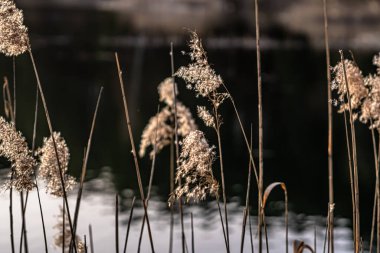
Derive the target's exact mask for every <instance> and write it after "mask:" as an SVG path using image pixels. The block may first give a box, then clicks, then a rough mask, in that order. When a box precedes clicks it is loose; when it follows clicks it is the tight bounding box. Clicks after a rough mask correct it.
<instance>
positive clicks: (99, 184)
mask: <svg viewBox="0 0 380 253" xmlns="http://www.w3.org/2000/svg"><path fill="white" fill-rule="evenodd" d="M1 177H3V178H4V175H1V174H0V179H1ZM111 179H112V178H111V175H110V173H109V172H107V171H104V172H103V173H102V174H101V176H100V177H98V178H96V179H94V180H91V181H89V182H86V183H85V190H84V195H83V199H82V203H81V208H80V215H79V226H78V231H77V234H78V235H79V236H80V237H82V238H83V236H84V235H86V236H87V238H89V237H88V234H89V233H88V225H89V224H91V225H92V229H93V236H94V249H95V252H115V239H114V238H115V216H114V213H115V207H114V206H115V190H114V186H113V183H112V180H111ZM41 187H42V185H41ZM74 193H76V191H74ZM40 195H41V200H42V205H43V211H44V218H45V224H46V229H47V239H48V245H49V252H62V251H61V249H60V248H57V247H55V246H54V245H53V243H54V239H53V237H54V235H55V234H56V233H57V229H56V228H53V227H54V225H55V224H57V222H58V215H59V214H60V206H61V205H62V199H57V198H53V197H51V196H48V195H47V194H45V192H44V190H41V192H40ZM132 195H133V193H132V191H130V190H125V191H123V192H122V193H121V196H122V198H121V201H122V203H121V206H123V207H124V209H126V210H123V211H122V212H121V214H120V216H119V224H120V235H119V237H120V240H119V241H120V251H122V249H123V245H124V238H125V233H126V228H127V222H128V217H129V210H130V204H131V199H132ZM75 201H76V196H75V194H70V196H69V205H70V210H71V213H72V212H73V210H74V206H75ZM136 203H137V202H136ZM0 206H1V209H0V215H1V217H3V219H2V222H1V223H0V234H1V235H2V237H1V239H0V248H1V252H11V245H10V239H9V238H10V237H9V234H10V230H9V212H8V206H9V194H8V192H5V193H2V194H1V195H0ZM126 206H127V207H128V208H125V207H126ZM216 206H217V205H216V203H215V202H209V203H206V204H202V205H201V206H199V205H192V206H185V209H184V225H185V231H186V238H187V245H188V248H189V251H190V252H191V240H190V236H191V230H190V213H193V215H194V231H195V252H224V251H225V247H224V240H223V234H222V229H221V223H220V220H219V215H218V211H217V208H216ZM205 207H206V208H205ZM228 210H229V226H230V241H231V252H238V251H239V250H240V238H241V223H242V213H243V209H242V207H241V206H240V205H239V204H238V203H236V202H232V203H229V205H228ZM142 217H143V209H142V208H141V205H140V203H138V204H137V206H136V208H135V211H134V218H133V220H132V223H131V232H130V237H129V241H128V248H127V252H136V251H137V245H138V238H139V232H140V227H141V218H142ZM149 217H150V221H151V227H152V233H153V240H154V245H155V248H156V251H157V252H167V251H168V247H169V233H170V226H169V224H170V212H169V211H168V208H167V207H166V203H165V202H163V201H160V200H158V199H157V198H155V197H154V196H153V198H152V199H151V201H150V202H149ZM289 218H290V222H289V223H290V233H289V242H290V243H289V244H290V245H289V247H291V244H292V242H293V241H294V240H303V241H305V243H307V244H309V245H311V246H313V244H314V228H315V227H316V231H317V233H316V234H317V247H318V251H319V252H321V251H322V250H323V241H324V234H325V228H324V222H325V219H324V218H323V217H320V216H305V215H303V214H298V215H297V214H295V213H290V217H289ZM26 219H27V231H28V242H29V249H30V252H43V251H44V244H43V234H42V226H41V219H40V214H39V208H38V200H37V194H36V191H33V192H31V193H30V195H29V200H28V208H27V211H26ZM174 219H175V226H174V252H178V251H180V249H181V233H180V223H179V215H178V213H177V214H175V217H174ZM251 221H252V226H253V227H252V229H253V235H254V238H253V240H254V246H255V250H256V251H257V243H256V242H257V238H256V232H255V231H256V230H255V229H256V225H255V224H257V219H256V217H251ZM266 222H267V224H268V238H269V248H270V252H275V253H276V252H284V251H285V249H284V243H285V228H284V218H283V217H267V218H266ZM348 225H349V221H348V220H346V219H337V221H336V226H337V227H336V228H335V251H336V252H347V251H350V250H351V248H352V247H351V246H352V243H351V238H352V233H351V230H350V228H349V227H348ZM14 227H15V238H16V239H15V245H16V250H17V249H18V245H19V237H20V228H21V219H20V200H19V197H18V196H17V197H15V198H14ZM246 232H247V233H246V240H245V247H244V250H245V252H250V251H251V247H250V239H249V230H248V226H247V230H246ZM88 241H89V240H87V242H88ZM290 250H292V249H290ZM142 252H150V244H149V241H148V236H147V233H146V232H145V233H144V238H143V243H142Z"/></svg>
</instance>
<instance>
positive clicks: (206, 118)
mask: <svg viewBox="0 0 380 253" xmlns="http://www.w3.org/2000/svg"><path fill="white" fill-rule="evenodd" d="M197 111H198V117H199V118H201V119H202V120H203V122H204V123H205V125H206V126H208V127H213V128H215V120H214V117H213V116H212V115H211V113H210V112H209V111H208V110H207V109H206V107H205V106H197Z"/></svg>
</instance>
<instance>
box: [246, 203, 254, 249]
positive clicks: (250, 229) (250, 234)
mask: <svg viewBox="0 0 380 253" xmlns="http://www.w3.org/2000/svg"><path fill="white" fill-rule="evenodd" d="M247 212H248V219H249V237H250V242H251V253H254V252H255V250H254V247H253V235H252V219H251V215H250V211H249V209H248V211H247Z"/></svg>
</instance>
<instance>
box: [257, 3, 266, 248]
mask: <svg viewBox="0 0 380 253" xmlns="http://www.w3.org/2000/svg"><path fill="white" fill-rule="evenodd" d="M255 25H256V63H257V93H258V105H257V107H258V115H259V183H258V188H259V191H258V194H259V198H258V206H259V207H258V209H259V219H258V235H259V253H262V233H261V229H262V226H263V215H262V211H263V207H262V203H263V200H262V197H263V176H264V175H263V174H264V168H263V165H264V163H263V108H262V107H263V102H262V87H261V86H262V83H261V53H260V24H259V4H258V0H255Z"/></svg>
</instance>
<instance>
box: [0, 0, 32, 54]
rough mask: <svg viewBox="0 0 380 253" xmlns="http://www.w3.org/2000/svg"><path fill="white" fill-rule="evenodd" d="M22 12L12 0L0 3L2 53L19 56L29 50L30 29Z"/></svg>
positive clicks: (0, 49)
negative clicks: (25, 23)
mask: <svg viewBox="0 0 380 253" xmlns="http://www.w3.org/2000/svg"><path fill="white" fill-rule="evenodd" d="M23 22H24V16H23V13H22V10H20V9H17V7H16V5H15V4H14V2H13V1H11V0H1V2H0V52H2V53H3V54H5V55H6V56H17V55H20V54H22V53H24V52H25V51H27V50H28V49H29V47H30V46H29V36H28V28H27V27H26V26H25V25H24V24H23Z"/></svg>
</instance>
